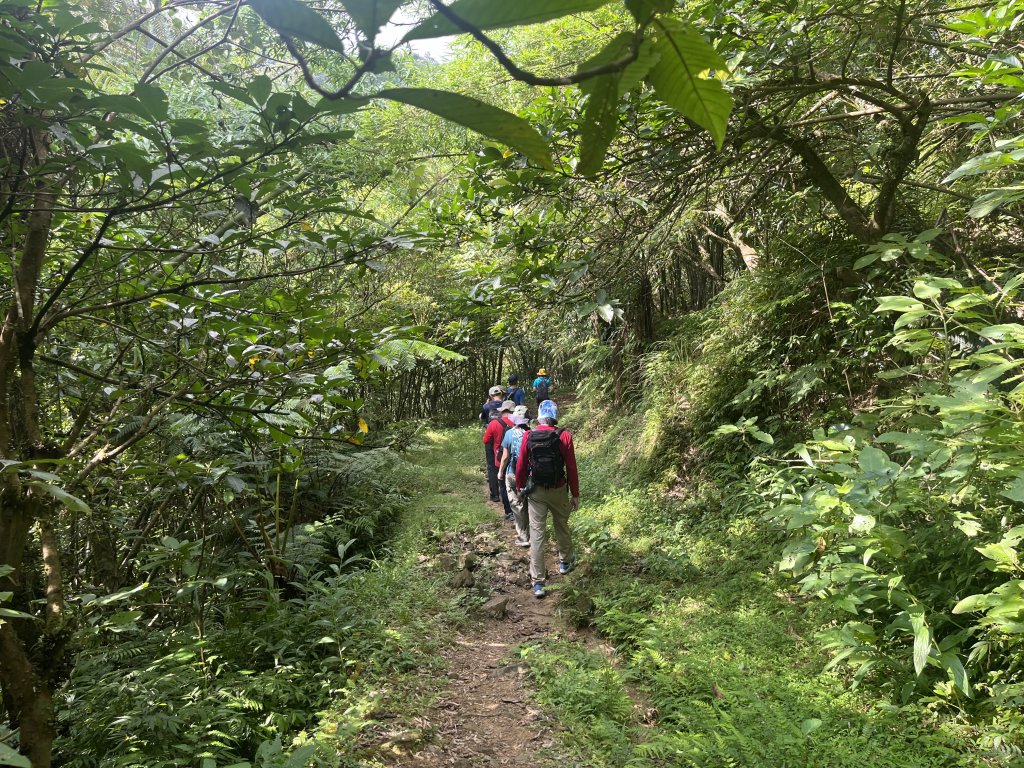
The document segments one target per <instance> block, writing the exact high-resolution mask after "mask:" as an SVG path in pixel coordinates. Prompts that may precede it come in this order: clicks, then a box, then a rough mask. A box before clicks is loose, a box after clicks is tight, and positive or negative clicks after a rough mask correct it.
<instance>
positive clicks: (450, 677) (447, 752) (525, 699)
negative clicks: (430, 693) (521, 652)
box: [394, 430, 574, 768]
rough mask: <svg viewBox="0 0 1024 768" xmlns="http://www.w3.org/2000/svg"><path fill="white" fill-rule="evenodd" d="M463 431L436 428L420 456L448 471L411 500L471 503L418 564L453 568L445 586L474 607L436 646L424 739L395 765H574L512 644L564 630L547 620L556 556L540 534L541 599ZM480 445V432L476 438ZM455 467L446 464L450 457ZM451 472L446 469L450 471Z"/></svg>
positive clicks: (553, 607)
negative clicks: (471, 521) (440, 648)
mask: <svg viewBox="0 0 1024 768" xmlns="http://www.w3.org/2000/svg"><path fill="white" fill-rule="evenodd" d="M467 432H468V430H464V431H461V432H455V433H453V432H447V433H443V435H442V434H438V435H437V437H438V444H435V445H434V446H431V447H429V448H427V449H426V451H427V452H428V453H429V455H426V456H424V457H423V458H425V459H427V460H428V461H431V462H437V465H438V469H439V471H440V472H442V473H445V474H448V475H454V477H453V480H454V482H452V483H450V484H448V483H446V484H445V486H444V487H442V488H439V489H438V492H437V493H435V494H432V495H431V496H430V497H427V498H421V499H419V500H418V504H417V506H419V507H420V508H421V510H423V511H426V512H429V511H430V510H431V509H440V508H441V507H442V506H444V507H448V508H449V509H450V508H451V506H452V505H455V506H457V507H462V508H463V510H465V511H464V513H463V515H461V517H462V519H463V520H465V519H466V517H468V516H469V515H467V514H466V513H467V512H469V509H468V508H476V510H477V511H476V512H475V514H474V516H475V517H476V520H477V522H476V524H475V525H473V526H460V530H454V531H447V532H443V533H439V535H438V536H437V537H436V554H433V555H431V556H430V557H429V559H426V558H427V556H426V555H425V556H424V563H423V565H424V567H426V568H430V569H435V568H436V569H442V570H444V571H447V572H450V573H451V574H452V577H451V583H452V589H453V591H459V590H462V591H465V592H467V593H468V594H467V596H466V597H467V600H471V601H472V602H473V603H474V604H480V603H481V602H482V601H483V605H482V606H481V607H480V608H477V609H476V610H474V613H473V620H472V621H470V622H469V623H468V624H467V626H466V627H465V628H464V629H463V631H461V632H459V633H458V634H457V636H456V637H455V640H454V643H452V644H451V645H450V646H449V647H448V648H447V649H446V650H445V651H444V652H443V657H444V662H445V664H444V667H445V669H444V671H443V672H442V673H441V674H442V676H443V679H444V684H443V686H442V687H443V689H444V690H443V692H442V693H441V695H440V696H438V697H437V698H436V700H435V701H434V703H433V705H432V706H431V707H430V708H429V709H428V710H427V711H426V712H425V713H424V714H423V715H422V717H421V722H420V723H419V726H420V728H421V729H422V730H423V732H426V733H431V734H432V735H433V736H432V738H431V739H430V740H429V742H428V743H426V744H424V745H423V747H422V749H419V750H418V751H414V752H412V753H411V754H408V755H406V756H404V757H402V758H401V759H400V760H399V761H397V762H396V763H394V764H396V765H409V766H430V767H432V766H438V767H440V766H447V767H455V768H471V766H472V767H473V768H476V767H478V766H515V767H518V766H522V768H527V767H529V768H542V767H543V766H545V765H555V764H558V765H560V766H563V767H564V766H566V765H573V762H572V761H568V762H567V760H566V757H565V755H564V750H563V749H562V748H561V745H560V743H559V739H558V724H557V723H556V722H553V721H551V720H550V718H548V717H547V716H546V715H545V714H544V713H543V712H542V711H541V710H540V708H539V707H537V706H535V705H534V704H533V703H532V701H531V696H530V686H529V678H528V675H529V667H528V666H527V665H526V664H525V663H524V662H523V661H522V660H520V659H519V658H518V655H517V653H516V649H517V648H518V647H519V646H521V645H523V644H524V643H529V642H531V641H536V640H541V639H544V638H547V637H550V636H551V635H552V634H553V633H556V632H558V633H561V634H562V635H563V636H571V635H573V634H574V633H573V632H572V631H571V630H569V629H566V628H565V627H564V626H563V625H562V624H561V623H560V622H559V621H558V619H557V618H556V616H557V610H558V601H559V597H558V589H557V587H558V585H559V584H560V582H561V581H562V577H560V576H559V575H558V569H557V557H556V553H555V551H554V543H553V541H552V537H551V536H550V535H549V543H548V547H549V552H548V582H547V583H548V585H549V586H550V587H551V589H550V590H549V592H548V595H547V596H546V597H545V598H543V599H537V598H535V597H534V596H533V593H532V592H531V591H530V576H529V550H528V549H524V548H519V547H516V546H515V545H514V540H515V533H514V530H513V527H512V525H511V523H507V522H505V521H504V519H503V510H502V507H501V505H500V504H495V503H492V502H489V501H487V492H486V479H485V475H484V474H483V473H482V472H480V471H479V467H480V465H482V463H483V461H482V460H483V456H482V446H480V445H479V443H477V444H476V445H473V444H472V443H471V442H470V440H471V437H472V435H469V434H467ZM475 436H476V440H477V441H479V434H476V435H475ZM460 461H461V465H460V466H459V468H458V469H457V470H455V463H456V462H460ZM453 470H454V471H453Z"/></svg>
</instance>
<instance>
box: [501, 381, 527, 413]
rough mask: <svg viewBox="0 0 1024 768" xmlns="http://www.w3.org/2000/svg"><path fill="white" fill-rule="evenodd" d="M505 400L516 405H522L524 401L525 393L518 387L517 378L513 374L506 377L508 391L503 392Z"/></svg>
mask: <svg viewBox="0 0 1024 768" xmlns="http://www.w3.org/2000/svg"><path fill="white" fill-rule="evenodd" d="M505 399H506V400H511V401H513V402H514V403H515V404H516V405H522V404H523V402H524V401H525V400H526V393H525V392H524V391H523V388H522V387H520V386H519V377H518V376H516V375H515V374H514V373H513V374H510V375H509V377H508V389H507V390H506V391H505Z"/></svg>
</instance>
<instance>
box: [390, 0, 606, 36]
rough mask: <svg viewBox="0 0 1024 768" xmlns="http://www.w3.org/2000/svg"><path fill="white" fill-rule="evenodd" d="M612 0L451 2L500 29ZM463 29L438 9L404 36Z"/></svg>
mask: <svg viewBox="0 0 1024 768" xmlns="http://www.w3.org/2000/svg"><path fill="white" fill-rule="evenodd" d="M608 1H609V0H514V2H495V0H455V2H454V3H452V4H451V5H450V6H448V7H449V8H450V9H451V11H452V13H454V14H455V15H456V16H458V17H459V18H460V19H465V20H466V21H467V22H469V23H470V24H472V25H473V26H474V27H476V28H477V29H500V28H502V27H521V26H524V25H526V24H539V23H540V22H542V21H551V19H557V18H560V17H562V16H567V15H569V14H570V13H583V12H584V11H593V10H595V9H597V8H600V7H601V6H602V5H607V4H608ZM460 32H462V30H461V29H459V28H458V27H457V26H455V25H454V24H453V23H452V22H450V21H448V19H446V18H445V17H444V16H442V15H440V14H438V13H435V14H434V15H433V16H431V17H430V18H429V19H427V20H426V21H424V22H423V23H421V24H419V25H418V26H416V27H413V28H412V30H411V31H410V32H409V34H407V35H406V36H405V37H404V38H403V40H425V39H427V38H430V37H444V36H445V35H457V34H459V33H460Z"/></svg>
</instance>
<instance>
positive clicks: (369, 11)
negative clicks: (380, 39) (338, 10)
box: [341, 0, 405, 39]
mask: <svg viewBox="0 0 1024 768" xmlns="http://www.w3.org/2000/svg"><path fill="white" fill-rule="evenodd" d="M403 2H405V0H342V2H341V4H342V5H343V6H345V10H346V11H348V15H349V16H351V17H352V21H354V22H355V23H356V26H357V27H359V31H360V32H362V33H363V34H364V35H366V36H367V37H369V38H371V39H372V38H374V37H376V35H377V30H379V29H380V28H381V27H383V26H384V25H385V24H387V23H388V21H390V19H391V17H392V16H394V15H395V11H397V10H398V8H399V7H400V6H401V5H402V3H403Z"/></svg>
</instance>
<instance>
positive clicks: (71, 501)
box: [28, 480, 90, 514]
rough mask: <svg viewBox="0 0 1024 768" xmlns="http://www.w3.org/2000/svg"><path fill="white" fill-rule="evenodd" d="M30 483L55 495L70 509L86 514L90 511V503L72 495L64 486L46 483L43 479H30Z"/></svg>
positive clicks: (54, 496)
mask: <svg viewBox="0 0 1024 768" xmlns="http://www.w3.org/2000/svg"><path fill="white" fill-rule="evenodd" d="M28 484H29V485H31V486H32V487H34V488H38V489H39V490H40V491H43V492H44V493H48V494H49V495H50V496H53V498H55V499H57V500H58V501H59V502H61V503H62V504H63V505H64V506H65V507H67V508H68V509H70V510H73V511H75V512H83V513H85V514H88V513H89V512H90V510H89V505H88V504H86V503H85V502H84V501H82V500H81V499H80V498H78V497H77V496H72V495H71V494H70V493H68V492H67V491H65V490H64V489H63V488H60V487H58V486H56V485H53V484H51V483H44V482H43V481H42V480H30V481H29V483H28Z"/></svg>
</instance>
